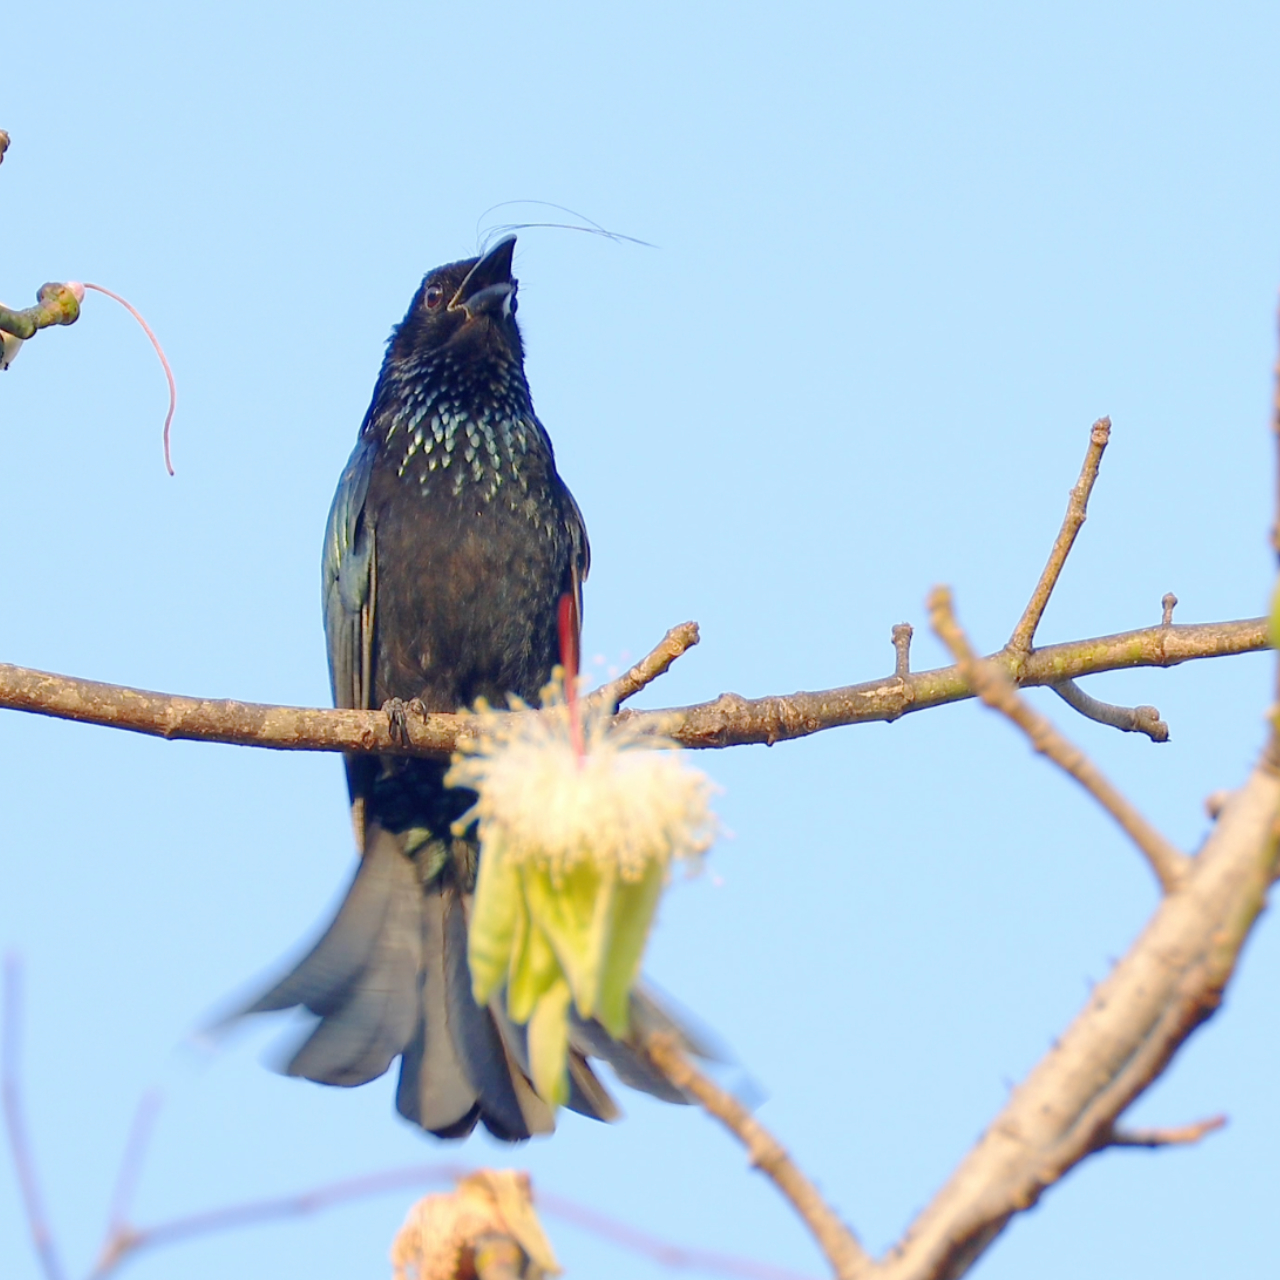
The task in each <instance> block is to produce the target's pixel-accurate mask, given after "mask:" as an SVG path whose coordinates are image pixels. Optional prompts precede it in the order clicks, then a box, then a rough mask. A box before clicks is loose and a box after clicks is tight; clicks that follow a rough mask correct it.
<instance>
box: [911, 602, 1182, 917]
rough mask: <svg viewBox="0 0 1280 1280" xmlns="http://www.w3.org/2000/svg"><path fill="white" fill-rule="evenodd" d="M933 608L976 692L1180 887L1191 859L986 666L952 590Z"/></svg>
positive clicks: (1167, 883)
mask: <svg viewBox="0 0 1280 1280" xmlns="http://www.w3.org/2000/svg"><path fill="white" fill-rule="evenodd" d="M928 609H929V620H930V623H931V624H932V626H933V629H934V631H935V632H936V633H937V635H938V638H939V639H940V640H941V641H942V642H943V644H945V645H946V646H947V648H948V649H949V650H950V651H951V656H952V657H953V658H955V659H956V663H957V665H958V666H959V667H960V670H961V672H962V673H963V674H964V676H965V678H966V679H967V680H968V682H969V685H970V687H971V688H972V689H973V691H974V693H976V694H977V695H978V697H980V698H981V699H982V700H983V702H985V703H986V704H987V706H989V707H992V708H993V709H995V710H996V711H1000V712H1002V713H1003V714H1004V715H1006V716H1008V717H1009V719H1010V720H1012V721H1013V722H1014V724H1016V725H1017V726H1018V728H1020V729H1021V730H1022V731H1023V733H1025V734H1026V735H1027V737H1028V738H1029V739H1030V740H1031V745H1032V746H1033V747H1034V748H1035V749H1036V750H1037V751H1039V752H1041V753H1042V754H1043V755H1046V756H1048V757H1049V759H1050V760H1052V761H1053V762H1054V764H1056V765H1057V766H1058V767H1059V768H1060V769H1062V770H1064V771H1065V772H1067V773H1069V774H1070V775H1071V776H1072V777H1073V778H1074V779H1075V780H1076V781H1077V782H1078V783H1080V785H1081V786H1082V787H1084V789H1085V790H1086V791H1088V792H1089V794H1090V795H1091V796H1093V798H1094V799H1095V800H1096V801H1097V802H1098V803H1099V804H1100V805H1101V806H1102V807H1103V808H1104V809H1105V810H1106V811H1107V812H1108V813H1109V814H1110V815H1111V816H1112V817H1113V818H1114V819H1115V820H1116V821H1117V822H1118V823H1119V824H1120V826H1121V827H1122V828H1123V830H1124V831H1125V832H1126V833H1127V834H1128V836H1129V838H1130V839H1131V840H1132V841H1133V842H1134V844H1136V845H1137V846H1138V848H1139V849H1140V850H1141V851H1142V854H1143V856H1144V857H1145V858H1146V859H1147V862H1148V863H1149V864H1150V866H1151V870H1152V871H1153V872H1155V876H1156V879H1157V880H1159V881H1160V885H1161V887H1162V888H1163V889H1164V891H1165V892H1166V893H1171V892H1172V891H1173V890H1174V889H1175V888H1177V886H1178V885H1179V884H1180V883H1181V881H1182V880H1183V878H1184V877H1185V875H1186V872H1187V868H1188V865H1189V859H1188V858H1187V856H1186V855H1185V854H1184V853H1182V852H1181V850H1179V849H1178V848H1176V847H1175V846H1174V845H1173V844H1172V843H1170V841H1168V840H1166V839H1165V837H1164V836H1163V835H1161V834H1160V832H1159V831H1157V830H1156V828H1155V827H1153V826H1152V825H1151V824H1150V823H1149V822H1148V821H1147V820H1146V818H1144V817H1143V816H1142V814H1141V813H1139V812H1138V810H1137V808H1136V807H1135V806H1134V805H1133V804H1132V803H1131V802H1130V801H1129V799H1128V798H1127V797H1126V796H1124V795H1123V794H1122V793H1121V792H1120V791H1119V790H1117V789H1116V788H1115V787H1114V786H1112V784H1111V783H1110V782H1109V781H1108V780H1107V779H1106V778H1105V777H1103V775H1102V772H1101V771H1100V770H1099V769H1098V768H1097V766H1096V765H1095V764H1094V763H1093V762H1092V761H1091V760H1090V759H1089V758H1088V757H1087V756H1086V755H1085V754H1084V752H1083V751H1081V750H1080V748H1079V747H1077V746H1075V745H1074V744H1072V743H1071V742H1069V741H1068V740H1067V739H1066V738H1065V737H1064V736H1063V735H1062V734H1061V733H1059V732H1058V730H1057V729H1055V728H1054V726H1053V725H1052V724H1051V723H1050V721H1049V720H1047V719H1046V718H1045V717H1044V716H1042V715H1040V714H1039V713H1038V712H1036V711H1033V710H1032V709H1031V708H1030V707H1029V706H1027V704H1026V703H1025V702H1024V701H1023V700H1022V698H1020V697H1019V696H1018V690H1017V687H1016V686H1015V685H1014V683H1013V681H1012V680H1011V679H1010V678H1009V676H1008V674H1007V673H1006V672H1004V671H1002V670H1001V669H1000V668H999V667H997V666H996V665H995V663H992V662H983V661H981V660H980V659H979V658H978V657H977V655H976V654H975V653H974V652H973V649H972V648H971V647H970V645H969V641H968V638H967V637H966V636H965V634H964V632H963V631H962V630H961V629H960V624H959V623H958V622H957V621H956V617H955V613H954V611H953V609H952V605H951V592H950V590H949V589H948V588H946V587H935V588H934V589H933V591H931V592H930V593H929V600H928Z"/></svg>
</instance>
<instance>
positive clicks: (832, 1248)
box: [646, 1033, 875, 1280]
mask: <svg viewBox="0 0 1280 1280" xmlns="http://www.w3.org/2000/svg"><path fill="white" fill-rule="evenodd" d="M646 1048H647V1050H648V1053H649V1056H650V1057H651V1058H652V1059H653V1061H654V1062H655V1063H656V1064H657V1065H658V1067H660V1068H661V1070H662V1072H663V1074H664V1075H666V1077H667V1079H669V1080H670V1081H671V1083H672V1084H674V1085H675V1086H676V1088H677V1089H680V1090H683V1091H684V1092H685V1093H687V1094H689V1095H690V1096H691V1097H693V1098H695V1099H697V1101H698V1102H699V1103H700V1104H701V1105H702V1108H703V1110H704V1111H706V1112H707V1114H708V1115H711V1116H713V1117H714V1118H715V1119H717V1120H719V1121H720V1123H721V1124H723V1125H724V1126H725V1128H726V1129H728V1130H729V1131H730V1132H731V1133H732V1134H733V1135H734V1137H736V1138H737V1139H738V1141H739V1142H741V1143H742V1145H743V1146H744V1147H746V1149H747V1155H748V1157H749V1158H750V1160H751V1163H752V1165H753V1166H754V1167H755V1168H757V1169H759V1170H760V1171H761V1172H762V1173H763V1174H765V1176H766V1177H768V1178H770V1179H772V1181H773V1183H774V1185H775V1186H776V1187H777V1188H778V1190H779V1191H780V1192H781V1193H782V1194H783V1196H785V1197H786V1199H787V1201H788V1202H789V1203H790V1204H791V1207H792V1208H793V1209H795V1211H796V1212H797V1213H798V1214H799V1215H800V1217H801V1218H802V1219H803V1220H804V1223H805V1225H806V1226H807V1227H808V1228H809V1230H810V1231H811V1232H812V1233H813V1237H814V1239H815V1240H817V1242H818V1245H819V1247H820V1248H821V1249H822V1252H823V1253H824V1254H826V1257H827V1261H828V1262H829V1263H830V1264H831V1269H832V1270H833V1271H834V1272H835V1274H836V1275H837V1276H838V1277H839V1280H861V1278H862V1277H865V1276H868V1275H870V1274H871V1273H872V1271H873V1270H874V1268H875V1264H874V1263H873V1262H872V1260H871V1258H870V1256H869V1255H868V1254H867V1252H866V1251H865V1250H864V1249H863V1247H862V1245H861V1244H859V1243H858V1238H857V1236H855V1235H854V1234H853V1232H852V1231H850V1230H849V1228H848V1227H847V1226H845V1224H844V1223H843V1222H841V1221H840V1219H839V1218H838V1217H837V1216H836V1214H835V1211H834V1210H833V1209H831V1207H830V1206H829V1205H828V1204H827V1203H826V1202H825V1201H824V1200H823V1198H822V1196H821V1195H820V1194H819V1193H818V1189H817V1187H815V1186H814V1185H813V1183H812V1182H810V1181H809V1179H808V1178H806V1177H805V1175H804V1174H803V1173H801V1172H800V1170H799V1169H798V1168H797V1167H796V1165H795V1163H794V1162H793V1161H792V1159H791V1157H790V1156H789V1155H788V1154H787V1152H786V1149H785V1148H784V1147H783V1146H782V1144H781V1143H780V1142H779V1141H778V1140H777V1139H776V1138H775V1137H774V1136H773V1135H772V1134H771V1133H770V1132H769V1131H768V1130H767V1129H766V1128H765V1127H764V1126H763V1125H762V1124H761V1123H760V1122H759V1121H758V1120H757V1119H756V1118H755V1116H753V1115H752V1114H751V1112H750V1111H748V1110H747V1109H746V1107H744V1106H743V1105H742V1103H740V1102H739V1101H738V1100H737V1098H735V1097H734V1096H733V1095H732V1094H731V1093H726V1092H725V1091H724V1090H723V1089H721V1088H720V1086H719V1085H717V1084H715V1083H714V1082H713V1081H711V1080H709V1079H707V1077H706V1076H704V1075H703V1074H702V1073H701V1072H700V1071H698V1070H697V1069H696V1068H695V1067H694V1066H693V1064H692V1063H691V1062H690V1061H689V1060H688V1059H687V1058H686V1057H685V1056H684V1054H682V1053H681V1052H680V1050H679V1048H678V1047H677V1046H676V1041H675V1038H674V1037H673V1036H671V1035H668V1034H665V1033H664V1034H659V1035H655V1036H651V1037H650V1038H649V1041H648V1043H647V1045H646Z"/></svg>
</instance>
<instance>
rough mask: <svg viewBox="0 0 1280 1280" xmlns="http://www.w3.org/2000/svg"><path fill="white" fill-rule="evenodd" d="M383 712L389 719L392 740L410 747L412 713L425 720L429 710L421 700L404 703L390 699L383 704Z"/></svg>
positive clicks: (410, 700)
mask: <svg viewBox="0 0 1280 1280" xmlns="http://www.w3.org/2000/svg"><path fill="white" fill-rule="evenodd" d="M382 712H383V714H384V715H385V716H386V717H387V725H388V727H389V728H390V730H391V740H392V741H393V742H395V743H397V744H398V745H399V746H402V747H407V746H408V745H409V714H410V712H412V713H413V715H415V716H416V717H417V718H418V719H419V720H425V719H426V717H427V709H426V707H425V706H424V705H423V703H422V699H421V698H410V699H409V701H408V702H402V701H401V700H400V699H399V698H388V699H387V700H386V702H384V703H383V704H382Z"/></svg>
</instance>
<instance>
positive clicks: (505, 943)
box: [467, 832, 524, 1005]
mask: <svg viewBox="0 0 1280 1280" xmlns="http://www.w3.org/2000/svg"><path fill="white" fill-rule="evenodd" d="M523 911H524V905H523V896H522V894H521V892H520V873H519V869H518V868H517V867H515V866H514V865H513V864H512V863H511V862H510V861H509V860H508V859H507V858H504V857H503V849H502V842H501V840H500V839H499V838H498V837H497V833H496V832H495V833H494V835H493V837H491V838H490V840H489V843H488V844H487V845H486V846H485V850H484V856H483V857H482V858H481V859H480V870H479V874H478V875H477V876H476V896H475V901H474V902H473V904H472V907H471V921H470V926H469V929H468V934H467V964H468V965H469V966H470V968H471V993H472V995H473V996H474V997H475V1001H476V1003H477V1004H480V1005H485V1004H488V1003H489V998H490V997H491V996H492V995H493V993H494V992H495V991H496V990H497V989H498V988H499V987H500V986H501V985H502V983H503V982H504V981H505V979H506V977H507V972H508V970H509V969H510V967H511V954H512V950H513V948H514V944H515V935H516V930H517V926H518V925H519V923H520V917H521V915H522V914H523Z"/></svg>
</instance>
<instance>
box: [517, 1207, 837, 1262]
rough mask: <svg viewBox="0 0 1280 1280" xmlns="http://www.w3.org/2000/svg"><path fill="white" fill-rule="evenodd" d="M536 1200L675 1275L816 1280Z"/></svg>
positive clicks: (550, 1211)
mask: <svg viewBox="0 0 1280 1280" xmlns="http://www.w3.org/2000/svg"><path fill="white" fill-rule="evenodd" d="M533 1198H534V1202H535V1204H536V1205H537V1206H538V1208H539V1209H541V1210H542V1211H543V1212H544V1213H548V1214H550V1215H552V1216H553V1217H556V1218H560V1219H561V1220H562V1221H564V1222H570V1223H572V1224H573V1225H574V1226H576V1227H581V1228H582V1230H584V1231H590V1232H592V1233H593V1234H594V1235H597V1236H600V1237H601V1238H603V1239H605V1240H609V1241H611V1242H612V1243H613V1244H616V1245H617V1246H618V1247H619V1248H621V1249H626V1250H627V1252H628V1253H635V1254H639V1255H640V1256H641V1257H645V1258H651V1259H652V1260H653V1261H654V1262H656V1263H658V1264H659V1265H660V1266H664V1267H669V1268H671V1269H672V1270H674V1271H685V1270H688V1271H707V1272H711V1273H712V1274H715V1275H724V1276H737V1277H739V1278H740V1280H812V1277H810V1276H805V1275H801V1274H800V1273H798V1272H795V1271H788V1270H786V1269H785V1268H784V1267H771V1266H770V1265H769V1264H768V1263H766V1262H756V1261H754V1260H753V1259H751V1258H738V1257H735V1256H734V1255H733V1254H731V1253H717V1252H715V1251H714V1250H710V1249H688V1248H686V1247H685V1246H684V1245H679V1244H672V1243H671V1242H670V1241H669V1240H664V1239H662V1237H661V1236H655V1235H650V1234H649V1232H647V1231H639V1230H637V1229H636V1228H635V1227H632V1226H628V1225H627V1224H626V1223H625V1222H619V1221H618V1220H617V1219H616V1218H610V1217H607V1216H606V1215H605V1214H603V1213H597V1212H596V1211H595V1210H594V1209H588V1208H586V1207H584V1206H583V1205H580V1204H577V1203H576V1202H575V1201H573V1200H567V1199H565V1198H564V1197H563V1196H553V1195H548V1194H547V1192H545V1191H535V1192H534V1193H533Z"/></svg>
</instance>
